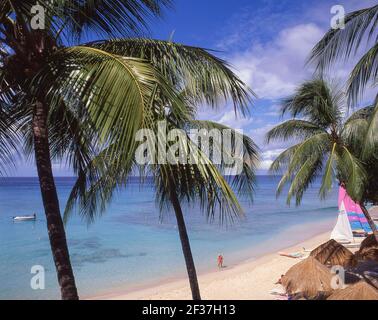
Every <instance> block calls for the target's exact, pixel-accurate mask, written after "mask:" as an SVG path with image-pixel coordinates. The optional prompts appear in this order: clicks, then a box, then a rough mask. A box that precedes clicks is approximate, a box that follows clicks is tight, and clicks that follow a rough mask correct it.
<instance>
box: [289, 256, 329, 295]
mask: <svg viewBox="0 0 378 320" xmlns="http://www.w3.org/2000/svg"><path fill="white" fill-rule="evenodd" d="M331 280H332V275H331V273H330V271H329V270H328V269H327V267H326V266H324V265H323V264H321V263H320V262H319V261H318V260H316V259H315V258H313V257H308V258H307V259H305V260H303V261H301V262H299V263H297V264H296V265H294V266H292V267H291V268H290V269H289V270H288V271H287V272H286V274H285V275H284V276H283V277H282V285H283V286H284V287H285V289H286V292H287V293H289V294H292V295H294V294H301V295H302V296H303V297H305V298H306V299H317V298H319V297H326V296H328V295H329V294H330V293H331V292H332V288H331Z"/></svg>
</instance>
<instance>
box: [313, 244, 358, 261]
mask: <svg viewBox="0 0 378 320" xmlns="http://www.w3.org/2000/svg"><path fill="white" fill-rule="evenodd" d="M310 256H311V257H314V258H315V259H316V260H318V261H319V262H320V263H322V264H324V265H331V266H335V265H341V266H343V267H351V266H355V265H356V264H357V260H356V259H355V257H354V255H353V253H352V252H351V251H350V250H348V249H347V248H345V247H344V246H342V245H341V244H340V243H338V242H337V241H335V240H333V239H331V240H329V241H327V242H326V243H323V244H321V245H320V246H319V247H317V248H315V249H314V250H312V251H311V253H310Z"/></svg>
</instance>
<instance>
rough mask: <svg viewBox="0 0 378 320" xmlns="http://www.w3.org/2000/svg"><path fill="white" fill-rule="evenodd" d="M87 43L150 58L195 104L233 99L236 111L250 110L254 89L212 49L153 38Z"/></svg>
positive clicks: (112, 51) (216, 103) (125, 53)
mask: <svg viewBox="0 0 378 320" xmlns="http://www.w3.org/2000/svg"><path fill="white" fill-rule="evenodd" d="M88 45H90V46H93V47H96V48H100V49H102V50H105V51H108V52H111V53H114V54H117V55H122V56H128V57H134V58H140V59H145V60H147V61H149V62H150V63H151V64H152V65H153V66H154V67H155V68H156V69H157V70H159V71H160V73H161V74H163V75H164V76H165V77H166V78H167V79H168V81H169V83H171V84H172V85H174V86H175V87H176V88H177V90H178V91H184V93H185V95H186V96H189V97H191V99H192V101H193V102H194V104H195V105H198V104H200V103H204V102H205V103H207V104H209V105H211V106H213V107H215V106H217V105H219V103H220V102H223V101H224V100H231V101H232V102H233V103H234V107H235V110H236V111H240V112H241V113H242V114H243V115H245V114H247V113H248V106H249V104H250V103H251V101H252V100H251V98H252V97H253V96H254V94H253V92H252V91H251V90H250V89H249V88H248V87H247V86H246V85H245V84H244V83H243V82H242V81H241V80H240V79H239V78H238V77H237V76H236V75H235V74H234V73H233V72H232V71H231V70H230V68H229V67H228V65H227V63H226V62H225V61H223V60H221V59H219V58H217V57H215V56H214V55H213V54H212V53H211V52H210V51H209V50H204V49H202V48H198V47H191V46H185V45H181V44H177V43H173V42H169V41H162V40H152V39H117V40H110V41H98V42H92V43H90V44H88Z"/></svg>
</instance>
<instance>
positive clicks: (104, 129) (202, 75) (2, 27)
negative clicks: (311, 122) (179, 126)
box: [0, 0, 249, 299]
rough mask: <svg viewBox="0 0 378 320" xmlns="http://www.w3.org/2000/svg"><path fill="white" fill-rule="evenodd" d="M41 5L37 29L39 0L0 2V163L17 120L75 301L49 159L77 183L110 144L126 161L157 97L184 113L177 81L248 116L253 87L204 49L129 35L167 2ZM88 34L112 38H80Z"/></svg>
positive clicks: (66, 291)
mask: <svg viewBox="0 0 378 320" xmlns="http://www.w3.org/2000/svg"><path fill="white" fill-rule="evenodd" d="M39 4H40V5H42V6H43V7H44V8H45V12H44V15H45V29H37V30H35V29H33V28H32V27H31V25H30V21H31V19H32V18H33V14H32V12H33V11H32V8H33V6H34V5H35V1H32V0H22V1H21V0H7V1H3V2H2V3H1V5H0V22H1V24H0V46H1V50H0V59H1V60H0V65H1V70H0V72H1V73H0V81H1V82H0V87H1V93H0V101H1V103H0V106H1V112H0V116H1V117H2V120H1V121H0V123H1V124H2V128H1V129H0V134H1V135H2V136H1V138H0V142H1V148H2V149H4V148H5V150H6V151H7V153H4V154H3V155H2V156H1V160H3V159H5V158H6V159H5V160H8V161H9V157H10V156H11V154H12V152H13V151H14V150H13V149H14V148H12V147H13V145H6V144H4V141H8V140H9V137H10V136H9V132H5V130H3V129H4V127H9V126H11V128H13V129H14V130H13V129H12V130H11V131H12V133H15V132H17V133H22V138H23V139H24V141H25V146H26V148H25V151H26V152H27V154H30V153H33V154H34V158H35V162H36V166H37V172H38V177H39V181H40V188H41V193H42V200H43V205H44V208H45V214H46V219H47V228H48V233H49V239H50V244H51V249H52V254H53V258H54V262H55V266H56V271H57V275H58V281H59V285H60V287H61V295H62V298H63V299H77V298H78V294H77V289H76V285H75V279H74V275H73V271H72V267H71V263H70V258H69V252H68V247H67V242H66V236H65V231H64V226H63V222H62V219H61V215H60V208H59V202H58V197H57V191H56V186H55V183H54V177H53V172H52V167H51V160H52V159H54V158H56V159H60V160H61V159H66V160H67V162H68V164H69V166H70V167H72V168H73V170H74V172H75V173H76V174H77V175H78V177H79V179H80V178H82V177H83V176H85V174H84V172H85V171H86V170H87V168H88V166H89V165H91V164H92V162H91V159H93V158H95V157H96V155H98V154H101V152H103V150H104V146H108V145H111V146H112V148H106V152H107V154H106V155H107V157H110V158H111V159H116V158H117V159H118V161H119V162H123V163H128V162H130V161H131V159H132V152H131V151H132V150H134V149H135V145H136V142H135V140H134V136H135V133H136V132H137V130H138V129H139V128H141V127H143V126H145V125H146V124H148V121H149V115H150V114H151V112H152V113H159V112H160V113H161V114H162V113H163V112H164V110H161V108H160V109H156V108H154V107H151V101H154V99H155V96H156V93H158V96H159V99H160V101H163V102H164V103H166V102H167V101H169V104H168V105H169V107H170V110H171V111H172V112H173V113H174V114H175V115H176V117H177V118H180V114H183V115H185V112H186V111H185V106H184V104H183V103H182V101H181V98H180V96H179V95H178V94H177V92H178V91H176V90H178V89H179V86H182V87H183V88H185V90H186V92H187V93H194V92H195V93H196V95H195V96H196V101H197V102H207V103H209V104H210V105H216V104H217V103H218V102H219V101H220V100H221V99H222V98H231V99H232V100H233V102H234V105H235V109H236V110H240V111H241V112H242V113H244V112H245V110H246V109H247V103H248V102H249V90H248V89H247V88H246V87H245V85H244V84H243V83H242V82H241V81H240V80H239V79H238V78H237V77H236V76H235V75H234V74H233V73H232V72H231V71H230V69H229V68H228V67H227V65H226V64H225V63H224V62H223V61H222V60H219V59H218V58H216V57H214V56H213V55H212V54H210V53H209V52H207V51H205V50H203V49H200V48H193V47H187V46H183V45H178V44H174V43H172V42H163V41H155V40H143V39H139V38H138V39H132V38H130V36H133V35H135V34H140V33H141V32H142V31H143V30H145V29H144V27H145V26H146V19H147V18H149V17H150V16H159V15H160V14H161V8H162V7H164V6H167V5H169V0H113V1H101V0H90V1H89V0H88V1H82V0H80V1H79V0H77V1H62V0H61V1H60V0H59V1H48V0H45V1H42V0H41V1H39ZM88 32H90V33H91V32H92V34H93V35H96V36H97V37H99V39H101V37H103V38H105V39H112V40H101V41H96V42H91V43H81V42H80V40H81V39H82V38H83V35H85V34H87V33H88ZM115 37H123V39H115ZM193 96H194V95H193ZM10 115H12V116H11V117H9V116H10ZM8 117H9V118H8ZM6 119H7V120H6ZM7 121H8V122H9V126H8V125H7V126H4V125H3V124H4V123H6V122H7ZM13 131H14V132H13ZM7 135H8V136H7ZM7 143H9V142H7ZM119 155H122V157H119ZM114 161H115V160H114ZM3 165H4V163H2V166H3ZM95 178H96V177H95V176H90V177H89V179H90V180H91V179H93V180H94V179H95Z"/></svg>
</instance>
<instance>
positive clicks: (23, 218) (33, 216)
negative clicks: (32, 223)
mask: <svg viewBox="0 0 378 320" xmlns="http://www.w3.org/2000/svg"><path fill="white" fill-rule="evenodd" d="M36 219H37V215H36V214H35V213H34V214H32V215H28V216H16V217H13V220H14V221H29V220H36Z"/></svg>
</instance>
